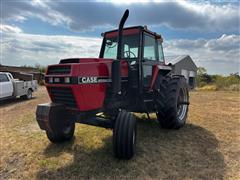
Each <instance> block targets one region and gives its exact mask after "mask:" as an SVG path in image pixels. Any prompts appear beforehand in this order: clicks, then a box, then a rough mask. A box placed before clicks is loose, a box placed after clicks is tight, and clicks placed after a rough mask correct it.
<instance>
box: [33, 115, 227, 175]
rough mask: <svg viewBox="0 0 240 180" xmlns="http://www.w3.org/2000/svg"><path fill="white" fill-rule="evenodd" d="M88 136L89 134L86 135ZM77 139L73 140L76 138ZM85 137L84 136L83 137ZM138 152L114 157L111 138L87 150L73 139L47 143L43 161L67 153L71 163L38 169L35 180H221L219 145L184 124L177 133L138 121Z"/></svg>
mask: <svg viewBox="0 0 240 180" xmlns="http://www.w3.org/2000/svg"><path fill="white" fill-rule="evenodd" d="M89 133H91V132H89ZM77 138H78V137H76V139H77ZM83 138H84V137H83ZM137 138H138V139H137V143H138V144H137V153H136V156H135V157H134V158H133V159H131V160H128V161H127V160H117V159H115V158H113V153H112V137H111V136H108V137H107V138H105V139H102V141H103V142H104V145H103V146H102V147H101V148H99V149H94V150H89V149H88V148H86V147H85V146H84V144H77V143H76V142H75V141H74V140H72V141H71V142H68V143H64V144H63V145H60V146H56V145H52V144H49V146H48V147H46V149H45V151H44V156H45V157H46V158H51V157H58V156H59V155H60V154H61V153H63V152H64V153H70V154H71V155H72V156H73V161H72V163H70V164H67V165H65V166H63V167H60V168H58V169H57V170H49V169H41V171H39V172H38V174H37V178H38V179H59V178H61V179H133V178H138V179H149V178H153V179H209V178H210V179H223V178H224V173H225V163H224V158H223V155H222V154H221V153H220V152H219V151H218V146H219V142H218V140H217V139H216V137H215V135H214V134H212V133H211V132H210V131H208V130H207V129H204V128H202V127H200V126H196V125H194V124H186V125H185V127H184V128H182V129H180V130H164V129H161V128H160V127H159V126H158V125H157V124H156V122H154V121H148V120H145V119H139V120H138V135H137Z"/></svg>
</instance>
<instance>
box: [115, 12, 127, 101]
mask: <svg viewBox="0 0 240 180" xmlns="http://www.w3.org/2000/svg"><path fill="white" fill-rule="evenodd" d="M128 15H129V10H128V9H127V10H126V11H125V12H124V14H123V16H122V19H121V21H120V23H119V26H118V46H117V59H116V60H114V61H113V62H112V74H111V75H112V92H113V96H115V95H116V94H119V93H120V92H121V64H120V60H121V59H122V54H123V48H124V47H123V43H122V39H123V27H124V24H125V22H126V20H127V18H128Z"/></svg>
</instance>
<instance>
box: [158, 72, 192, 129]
mask: <svg viewBox="0 0 240 180" xmlns="http://www.w3.org/2000/svg"><path fill="white" fill-rule="evenodd" d="M156 87H157V89H159V90H155V105H156V111H157V112H156V114H157V118H158V122H159V123H160V125H161V126H162V128H166V129H179V128H181V127H183V126H184V125H185V123H186V119H187V113H188V104H189V93H188V85H187V83H186V79H185V78H184V77H183V76H172V77H169V76H167V77H161V80H160V81H159V84H158V85H156Z"/></svg>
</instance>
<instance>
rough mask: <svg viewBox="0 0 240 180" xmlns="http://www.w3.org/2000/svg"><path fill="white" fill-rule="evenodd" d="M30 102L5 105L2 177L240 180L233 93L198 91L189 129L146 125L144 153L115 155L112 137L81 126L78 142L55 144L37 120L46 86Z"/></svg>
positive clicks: (0, 108) (141, 136) (141, 142)
mask: <svg viewBox="0 0 240 180" xmlns="http://www.w3.org/2000/svg"><path fill="white" fill-rule="evenodd" d="M36 96H37V97H36V98H35V99H33V100H30V101H21V100H13V101H11V102H4V103H2V104H1V105H0V115H1V116H0V118H1V134H0V140H1V164H0V179H46V178H48V179H134V178H136V179H239V178H240V173H239V170H240V132H239V128H240V118H239V117H240V114H239V110H240V108H239V104H240V97H239V94H238V93H232V92H197V91H196V92H192V93H191V105H190V113H189V118H188V122H187V124H186V126H185V127H184V128H182V129H180V130H177V131H174V130H173V131H169V130H163V129H161V128H160V127H159V126H158V125H157V124H156V123H155V122H154V121H148V120H146V119H144V118H142V119H139V120H138V137H137V138H138V145H137V146H138V149H137V155H136V156H135V157H134V158H133V159H132V160H130V161H119V160H116V159H114V158H113V157H112V144H111V141H112V139H111V137H112V132H111V131H110V130H105V129H102V128H97V127H92V126H87V125H80V124H78V125H77V128H76V132H75V139H74V140H73V141H71V142H67V143H65V144H61V145H53V144H51V143H49V141H48V140H47V138H46V136H45V133H44V132H43V131H41V130H40V129H39V128H38V126H37V123H36V120H35V117H34V116H35V115H34V114H35V108H36V105H37V104H38V103H43V102H47V101H48V97H47V95H46V92H45V90H44V89H41V90H40V91H38V93H37V94H36Z"/></svg>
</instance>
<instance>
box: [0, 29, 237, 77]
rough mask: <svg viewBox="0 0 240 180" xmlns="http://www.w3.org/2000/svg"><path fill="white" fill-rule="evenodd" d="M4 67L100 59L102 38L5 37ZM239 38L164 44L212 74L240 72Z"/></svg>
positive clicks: (166, 50) (180, 41) (227, 36)
mask: <svg viewBox="0 0 240 180" xmlns="http://www.w3.org/2000/svg"><path fill="white" fill-rule="evenodd" d="M1 44H2V52H3V53H2V58H3V59H2V62H1V63H2V64H7V65H25V64H26V65H34V64H36V63H39V64H43V65H47V64H54V63H58V62H59V60H60V59H63V58H74V57H77V58H78V57H79V58H80V57H98V55H99V51H100V46H101V39H100V38H92V37H77V36H53V35H51V36H48V35H32V34H24V33H20V34H4V36H3V40H2V42H1ZM239 45H240V35H225V34H224V35H222V36H221V37H219V38H217V39H197V40H187V39H178V40H170V41H167V40H166V41H165V42H164V50H165V55H166V56H169V55H183V54H189V55H190V56H191V57H192V58H193V60H194V61H195V62H196V64H197V65H198V66H203V67H206V68H207V69H208V71H209V73H220V74H229V73H232V72H237V71H239V59H240V52H239V51H240V49H239Z"/></svg>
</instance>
